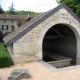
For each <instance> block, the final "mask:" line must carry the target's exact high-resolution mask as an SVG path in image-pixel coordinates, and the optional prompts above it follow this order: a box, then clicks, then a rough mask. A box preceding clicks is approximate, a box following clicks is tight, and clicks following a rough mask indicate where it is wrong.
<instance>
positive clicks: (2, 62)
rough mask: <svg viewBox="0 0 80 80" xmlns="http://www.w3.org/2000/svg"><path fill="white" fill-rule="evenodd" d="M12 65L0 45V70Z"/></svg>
mask: <svg viewBox="0 0 80 80" xmlns="http://www.w3.org/2000/svg"><path fill="white" fill-rule="evenodd" d="M11 65H12V61H11V58H10V55H9V53H8V52H7V50H6V48H5V46H4V45H3V44H0V68H3V67H9V66H11Z"/></svg>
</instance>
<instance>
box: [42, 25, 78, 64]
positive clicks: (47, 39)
mask: <svg viewBox="0 0 80 80" xmlns="http://www.w3.org/2000/svg"><path fill="white" fill-rule="evenodd" d="M42 47H43V60H44V61H46V62H49V61H55V59H51V58H50V57H48V55H50V53H53V56H54V53H55V54H58V55H62V56H65V57H67V58H70V59H72V62H71V64H76V51H77V50H76V37H75V34H74V32H73V31H72V30H71V29H70V28H69V27H68V26H66V25H64V24H57V25H54V26H52V27H51V28H50V29H49V30H48V31H47V33H46V34H45V36H44V39H43V45H42Z"/></svg>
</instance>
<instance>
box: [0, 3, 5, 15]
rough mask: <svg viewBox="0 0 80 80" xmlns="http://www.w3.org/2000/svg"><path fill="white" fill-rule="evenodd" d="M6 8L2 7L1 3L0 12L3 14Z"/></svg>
mask: <svg viewBox="0 0 80 80" xmlns="http://www.w3.org/2000/svg"><path fill="white" fill-rule="evenodd" d="M3 13H4V10H3V9H2V7H1V5H0V14H3Z"/></svg>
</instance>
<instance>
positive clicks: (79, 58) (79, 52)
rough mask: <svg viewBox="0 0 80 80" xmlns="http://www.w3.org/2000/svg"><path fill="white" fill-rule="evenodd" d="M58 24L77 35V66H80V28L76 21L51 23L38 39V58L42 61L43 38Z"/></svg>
mask: <svg viewBox="0 0 80 80" xmlns="http://www.w3.org/2000/svg"><path fill="white" fill-rule="evenodd" d="M56 24H64V25H66V26H67V27H69V28H70V29H71V30H72V31H73V32H74V34H75V37H76V41H77V53H76V54H77V60H76V63H77V64H80V47H79V46H80V37H79V35H80V28H79V25H77V24H76V23H75V21H71V20H68V21H67V20H66V19H64V21H63V20H55V21H50V22H49V23H48V24H47V25H46V26H45V27H44V28H43V29H42V31H41V33H40V35H39V39H38V54H37V55H38V57H39V59H42V43H43V38H44V36H45V34H46V32H47V31H48V30H49V29H50V28H51V27H52V26H54V25H56Z"/></svg>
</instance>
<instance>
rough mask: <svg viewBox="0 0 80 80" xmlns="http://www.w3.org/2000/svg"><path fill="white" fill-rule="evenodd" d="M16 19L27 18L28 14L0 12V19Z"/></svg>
mask: <svg viewBox="0 0 80 80" xmlns="http://www.w3.org/2000/svg"><path fill="white" fill-rule="evenodd" d="M3 19H6V20H17V19H28V15H7V14H0V20H3Z"/></svg>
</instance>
